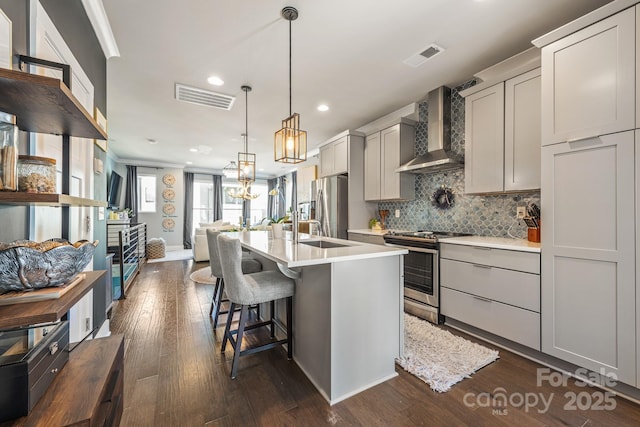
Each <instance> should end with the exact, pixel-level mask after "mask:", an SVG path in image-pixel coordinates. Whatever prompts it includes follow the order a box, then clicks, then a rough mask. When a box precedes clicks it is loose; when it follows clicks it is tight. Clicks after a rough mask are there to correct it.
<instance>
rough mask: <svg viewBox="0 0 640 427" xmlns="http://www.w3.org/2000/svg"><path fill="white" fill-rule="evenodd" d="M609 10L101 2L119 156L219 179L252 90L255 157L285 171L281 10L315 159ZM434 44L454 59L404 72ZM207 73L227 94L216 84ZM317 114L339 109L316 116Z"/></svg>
mask: <svg viewBox="0 0 640 427" xmlns="http://www.w3.org/2000/svg"><path fill="white" fill-rule="evenodd" d="M608 2H609V1H607V0H395V1H389V0H351V1H347V0H323V1H317V0H316V1H312V0H291V1H288V0H279V1H264V0H242V1H237V0H236V1H221V0H182V1H180V2H176V1H175V0H155V1H150V0H147V1H130V0H104V6H105V9H106V12H107V15H108V17H109V20H110V22H111V26H112V29H113V32H114V35H115V38H116V41H117V43H118V47H119V48H120V54H121V56H120V57H114V58H111V59H109V60H108V74H107V75H108V77H107V81H108V93H107V100H108V109H107V116H108V120H109V124H108V130H109V144H110V145H109V148H110V150H112V151H113V152H114V153H115V154H116V155H117V156H118V157H119V158H120V159H121V160H122V161H125V162H129V163H134V162H135V163H138V164H144V163H146V164H149V165H160V164H174V165H180V166H185V167H186V169H192V170H193V169H197V170H208V171H210V172H212V173H220V171H221V169H222V168H223V167H224V166H225V165H226V164H227V163H229V161H230V160H233V159H236V157H237V152H238V151H241V149H242V137H241V133H243V132H244V128H245V101H244V93H243V92H242V91H241V89H240V86H241V85H244V84H248V85H250V86H252V87H253V91H252V92H250V93H249V136H250V140H249V151H250V152H255V153H256V154H257V167H258V169H259V170H261V171H259V172H258V174H259V175H262V176H263V177H267V176H276V175H282V174H283V173H285V172H288V170H290V169H291V167H290V166H287V167H285V166H282V165H281V164H278V163H275V162H274V161H273V134H274V132H275V131H277V130H278V129H280V127H281V121H282V119H284V118H285V117H287V116H288V114H289V94H288V85H289V80H288V30H289V26H288V22H287V21H285V20H284V19H283V18H281V17H280V10H281V9H282V8H283V7H284V6H294V7H296V8H297V9H298V10H299V12H300V16H299V18H298V19H297V20H296V21H293V24H292V35H293V111H294V112H298V113H300V115H301V127H302V129H304V130H306V131H307V132H308V140H309V148H310V149H313V148H316V147H317V146H318V145H319V144H321V143H322V142H324V141H326V140H327V139H329V138H331V137H332V136H334V135H336V134H338V133H340V132H342V131H344V130H346V129H356V128H358V127H360V126H362V125H365V124H367V123H369V122H371V121H373V120H375V119H377V118H379V117H381V116H383V115H385V114H387V113H390V112H392V111H394V110H396V109H398V108H400V107H403V106H405V105H407V104H409V103H411V102H415V101H419V100H421V99H422V98H424V97H425V96H426V94H427V92H428V91H429V90H431V89H433V88H435V87H438V86H440V85H447V86H450V87H453V86H455V85H457V84H459V83H462V82H464V81H467V80H469V79H470V78H472V76H473V74H474V73H476V72H478V71H480V70H483V69H484V68H486V67H488V66H491V65H493V64H495V63H497V62H499V61H501V60H504V59H506V58H508V57H510V56H512V55H514V54H516V53H518V52H521V51H523V50H525V49H527V48H529V47H531V43H530V42H531V40H533V39H534V38H536V37H538V36H540V35H543V34H545V33H546V32H548V31H550V30H553V29H555V28H557V27H558V26H561V25H563V24H565V23H567V22H569V21H571V20H573V19H575V18H577V17H579V16H581V15H583V14H585V13H587V12H589V11H591V10H593V9H596V8H597V7H599V6H601V5H603V4H606V3H608ZM431 43H436V44H437V45H439V46H442V47H443V48H445V49H446V50H445V52H443V53H441V54H439V55H438V56H436V57H434V58H433V59H432V60H430V61H428V62H426V63H425V64H423V65H421V66H419V67H417V68H412V67H409V66H407V65H405V64H403V61H404V60H405V59H407V58H409V57H410V56H412V55H414V54H416V53H418V52H420V51H422V50H423V49H424V48H426V47H427V46H428V45H429V44H431ZM210 75H218V76H220V77H222V78H223V79H224V81H225V84H224V86H221V87H215V86H211V85H209V84H208V83H207V77H209V76H210ZM176 82H177V83H183V84H187V85H191V86H195V87H199V88H203V89H207V90H212V91H216V92H221V93H224V94H228V95H234V96H237V97H238V98H237V99H236V102H235V104H234V105H233V108H232V109H231V110H230V111H224V110H218V109H214V108H207V107H202V106H197V105H192V104H187V103H183V102H178V101H176V100H175V99H174V84H175V83H176ZM320 103H326V104H328V105H329V106H330V110H329V111H328V112H325V113H321V112H319V111H317V109H316V107H317V106H318V104H320ZM149 138H150V139H155V140H157V141H158V143H157V144H156V145H150V144H149V143H148V142H147V139H149ZM190 148H199V150H200V151H199V152H197V153H194V152H190V151H189V149H190ZM188 161H191V162H193V164H192V165H186V162H188Z"/></svg>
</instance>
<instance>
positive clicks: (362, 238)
mask: <svg viewBox="0 0 640 427" xmlns="http://www.w3.org/2000/svg"><path fill="white" fill-rule="evenodd" d="M349 240H353V241H354V242H362V243H371V244H372V245H384V237H382V235H381V234H365V233H353V232H349Z"/></svg>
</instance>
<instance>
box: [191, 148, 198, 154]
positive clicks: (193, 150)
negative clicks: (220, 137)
mask: <svg viewBox="0 0 640 427" xmlns="http://www.w3.org/2000/svg"><path fill="white" fill-rule="evenodd" d="M189 151H191V152H192V153H197V152H198V149H197V148H189Z"/></svg>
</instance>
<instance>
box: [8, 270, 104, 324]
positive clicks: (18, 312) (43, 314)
mask: <svg viewBox="0 0 640 427" xmlns="http://www.w3.org/2000/svg"><path fill="white" fill-rule="evenodd" d="M84 274H86V275H87V277H86V278H85V279H84V280H83V281H82V282H80V283H78V284H77V285H75V286H74V287H73V289H71V290H70V291H69V292H67V293H65V294H64V295H63V296H62V297H60V298H58V299H51V300H45V301H38V302H30V303H24V304H11V305H3V306H0V329H9V328H17V327H19V326H25V325H35V324H38V323H46V322H55V321H56V320H58V319H61V318H62V317H63V316H64V315H65V314H67V312H68V311H69V309H70V308H71V307H73V305H74V304H75V303H76V302H78V301H80V299H81V298H82V297H83V296H84V295H85V294H86V293H87V292H89V291H90V290H91V288H93V286H94V285H95V282H96V281H98V280H99V279H100V278H102V277H103V276H104V275H105V274H106V272H105V271H104V270H98V271H86V272H84ZM109 285H110V284H109Z"/></svg>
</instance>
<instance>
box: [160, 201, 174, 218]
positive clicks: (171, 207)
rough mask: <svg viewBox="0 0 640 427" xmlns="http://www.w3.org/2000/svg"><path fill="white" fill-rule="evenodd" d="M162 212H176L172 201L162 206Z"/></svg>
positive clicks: (171, 213)
mask: <svg viewBox="0 0 640 427" xmlns="http://www.w3.org/2000/svg"><path fill="white" fill-rule="evenodd" d="M162 212H163V213H164V214H165V215H173V214H174V213H176V206H175V205H174V204H172V203H165V204H164V205H163V206H162Z"/></svg>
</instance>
